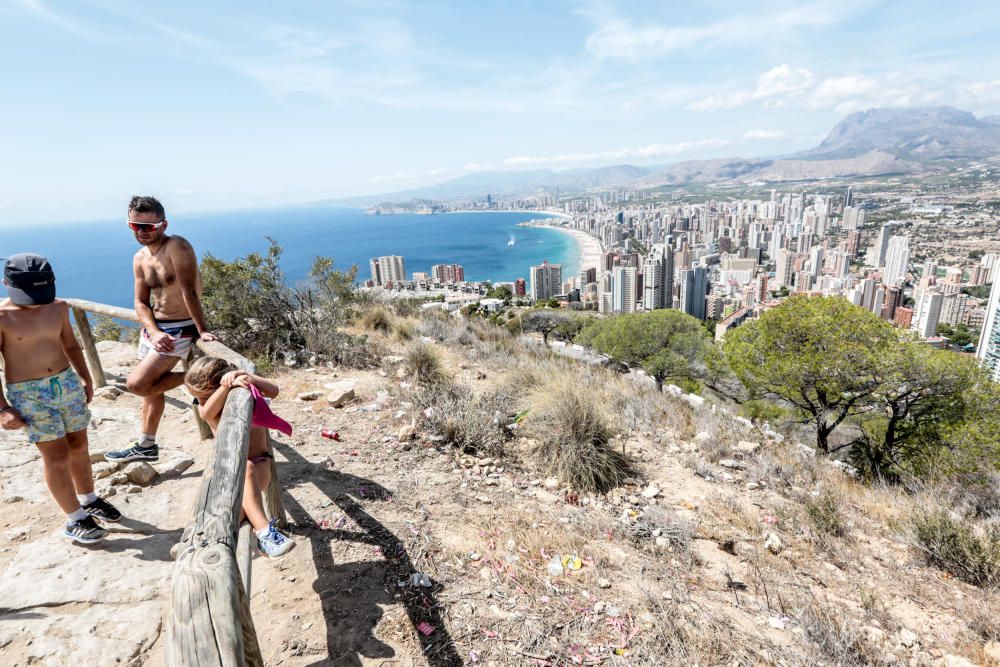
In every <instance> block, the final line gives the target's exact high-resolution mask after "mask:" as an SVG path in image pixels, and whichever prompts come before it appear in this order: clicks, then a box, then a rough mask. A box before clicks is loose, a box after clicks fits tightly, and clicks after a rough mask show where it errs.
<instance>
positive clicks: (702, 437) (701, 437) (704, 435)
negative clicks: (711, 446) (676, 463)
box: [694, 431, 712, 442]
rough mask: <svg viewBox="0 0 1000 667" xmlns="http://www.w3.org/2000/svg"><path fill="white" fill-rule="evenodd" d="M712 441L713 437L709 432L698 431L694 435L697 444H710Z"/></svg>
mask: <svg viewBox="0 0 1000 667" xmlns="http://www.w3.org/2000/svg"><path fill="white" fill-rule="evenodd" d="M711 439H712V436H711V435H710V434H709V433H708V432H707V431H698V432H697V433H695V434H694V441H695V442H708V441H709V440H711Z"/></svg>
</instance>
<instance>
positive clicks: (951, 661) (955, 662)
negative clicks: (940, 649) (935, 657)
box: [940, 655, 976, 667]
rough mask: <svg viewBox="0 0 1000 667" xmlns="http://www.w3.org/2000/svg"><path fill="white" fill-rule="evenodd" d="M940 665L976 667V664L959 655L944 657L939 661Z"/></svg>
mask: <svg viewBox="0 0 1000 667" xmlns="http://www.w3.org/2000/svg"><path fill="white" fill-rule="evenodd" d="M940 664H942V665H944V667H976V663H974V662H971V661H970V660H968V659H967V658H963V657H962V656H960V655H946V656H945V657H944V658H942V659H941V663H940Z"/></svg>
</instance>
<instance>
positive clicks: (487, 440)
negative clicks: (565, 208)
mask: <svg viewBox="0 0 1000 667" xmlns="http://www.w3.org/2000/svg"><path fill="white" fill-rule="evenodd" d="M417 399H418V403H420V404H421V407H422V408H430V409H431V411H430V413H429V416H428V417H426V419H427V421H428V423H429V426H430V428H431V429H433V430H434V431H436V432H437V433H438V434H440V435H443V436H444V438H445V442H447V443H448V444H449V445H451V446H453V447H456V448H458V449H460V450H461V451H463V452H465V453H469V454H487V455H489V456H494V457H506V456H508V455H509V451H508V444H509V443H510V441H511V440H512V439H513V437H514V436H513V433H512V431H511V430H510V428H509V424H510V422H511V418H512V416H513V415H516V414H517V412H518V409H519V399H518V397H517V394H516V392H515V391H514V389H513V388H511V387H509V386H505V387H500V388H498V389H495V390H492V391H487V392H484V393H482V394H480V395H479V396H476V395H475V394H473V392H472V389H471V388H470V387H468V386H467V385H462V384H451V385H443V386H440V387H438V389H437V390H436V391H434V392H431V393H426V394H422V395H421V396H418V397H417Z"/></svg>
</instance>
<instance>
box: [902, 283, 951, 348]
mask: <svg viewBox="0 0 1000 667" xmlns="http://www.w3.org/2000/svg"><path fill="white" fill-rule="evenodd" d="M913 298H914V301H915V302H916V303H914V304H913V320H912V322H911V323H910V329H912V330H913V331H916V332H917V333H918V334H919V335H920V336H921V337H923V338H931V337H933V336H935V335H937V328H938V322H939V321H940V320H941V306H942V304H943V303H944V295H943V294H941V292H939V291H937V290H936V289H922V290H914V294H913Z"/></svg>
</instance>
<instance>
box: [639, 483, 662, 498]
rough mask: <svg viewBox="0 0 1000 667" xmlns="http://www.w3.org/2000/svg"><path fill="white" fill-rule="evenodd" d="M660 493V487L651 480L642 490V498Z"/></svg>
mask: <svg viewBox="0 0 1000 667" xmlns="http://www.w3.org/2000/svg"><path fill="white" fill-rule="evenodd" d="M658 495H660V487H658V486H657V485H656V484H653V483H652V482H651V483H650V484H649V486H647V487H646V488H645V489H643V490H642V496H643V498H655V497H656V496H658Z"/></svg>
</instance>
